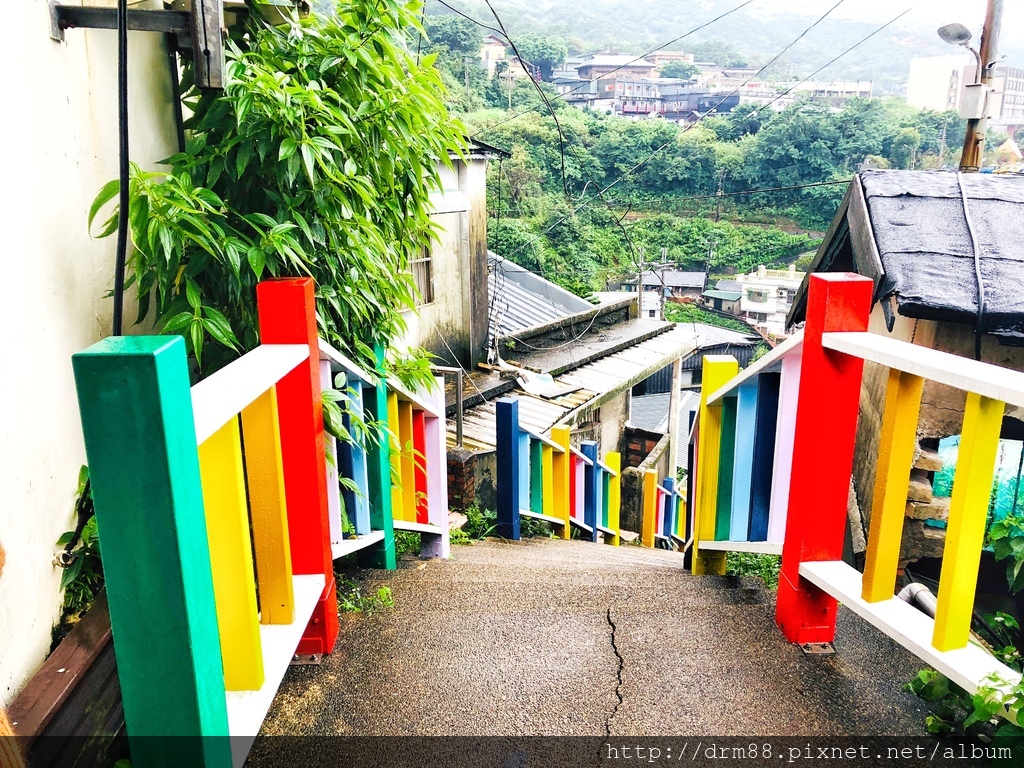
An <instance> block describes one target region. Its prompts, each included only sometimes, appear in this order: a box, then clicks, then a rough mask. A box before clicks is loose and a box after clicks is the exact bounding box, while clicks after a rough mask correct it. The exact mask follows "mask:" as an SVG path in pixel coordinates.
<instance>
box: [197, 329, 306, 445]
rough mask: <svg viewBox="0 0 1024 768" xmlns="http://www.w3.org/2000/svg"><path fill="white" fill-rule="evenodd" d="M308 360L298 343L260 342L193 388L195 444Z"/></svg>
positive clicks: (303, 349) (302, 347) (303, 348)
mask: <svg viewBox="0 0 1024 768" xmlns="http://www.w3.org/2000/svg"><path fill="white" fill-rule="evenodd" d="M308 359H309V348H308V347H305V346H302V345H301V344H263V345H261V346H259V347H256V349H254V350H253V351H252V352H248V353H247V354H245V355H243V356H242V357H240V358H238V360H235V361H234V362H233V363H231V364H230V365H227V366H225V367H224V368H221V369H220V370H219V371H217V372H216V373H215V374H213V375H212V376H209V377H207V378H205V379H203V380H202V381H200V382H199V383H198V384H196V385H195V386H194V387H192V413H193V419H194V420H195V427H196V444H199V443H202V442H203V441H204V440H206V439H207V438H208V437H210V435H212V434H213V433H214V432H216V431H217V430H218V429H220V428H221V427H223V426H224V425H225V424H227V423H228V422H229V421H230V420H231V419H233V418H235V416H237V415H238V414H239V413H241V412H242V410H243V409H244V408H245V407H246V406H247V405H249V404H250V403H251V402H253V401H254V400H255V399H256V398H257V397H259V396H260V395H262V394H263V393H264V392H266V391H267V390H268V389H270V388H271V387H272V386H274V385H275V384H277V382H278V381H280V380H281V379H283V378H284V377H285V376H286V375H287V374H288V373H290V372H291V371H293V370H295V368H296V367H297V366H299V365H301V364H302V363H303V362H304V361H306V360H308Z"/></svg>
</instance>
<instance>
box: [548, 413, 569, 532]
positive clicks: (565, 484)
mask: <svg viewBox="0 0 1024 768" xmlns="http://www.w3.org/2000/svg"><path fill="white" fill-rule="evenodd" d="M551 439H552V441H553V442H555V443H557V444H558V446H559V447H560V448H561V451H559V452H557V453H556V452H552V455H551V471H552V474H553V488H552V491H553V500H554V507H553V511H552V514H553V516H554V517H557V518H559V519H561V520H562V521H563V522H564V523H565V525H563V526H562V538H563V539H568V538H569V536H570V531H569V517H570V509H571V506H572V504H571V496H570V475H571V473H572V463H573V459H572V454H571V453H570V452H569V440H570V436H569V428H568V427H554V428H553V429H552V430H551Z"/></svg>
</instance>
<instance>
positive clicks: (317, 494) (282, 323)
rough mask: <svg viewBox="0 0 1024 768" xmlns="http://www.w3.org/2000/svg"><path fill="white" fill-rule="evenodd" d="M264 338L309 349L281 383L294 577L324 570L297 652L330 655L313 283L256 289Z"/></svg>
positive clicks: (331, 616)
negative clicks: (314, 607) (313, 611)
mask: <svg viewBox="0 0 1024 768" xmlns="http://www.w3.org/2000/svg"><path fill="white" fill-rule="evenodd" d="M256 304H257V308H258V312H259V325H260V327H259V330H260V338H261V339H262V340H263V342H264V343H265V344H300V343H301V344H304V345H305V346H306V349H307V350H308V352H307V362H306V363H305V364H303V365H301V366H299V367H297V368H296V369H295V370H293V371H292V372H291V373H289V374H288V375H287V376H285V377H284V378H283V379H281V381H280V382H278V385H277V408H278V416H279V423H280V433H281V454H282V457H283V462H284V482H285V501H286V504H287V507H288V536H289V542H290V544H291V550H292V572H293V573H295V574H299V575H307V574H316V573H319V574H321V575H322V576H323V577H324V585H325V586H324V592H323V594H322V595H321V598H320V604H319V605H318V607H317V611H316V616H315V620H314V621H313V622H312V623H311V624H310V626H309V627H308V630H307V633H306V636H305V638H304V639H303V642H302V643H301V645H300V646H299V653H302V654H311V653H330V652H331V650H332V649H333V648H334V643H335V641H336V640H337V637H338V606H337V597H336V595H335V589H334V562H333V560H332V558H331V532H330V521H329V519H328V511H327V465H326V463H325V460H324V457H325V453H324V416H323V407H322V402H321V389H320V361H319V351H318V348H319V338H318V336H317V324H316V299H315V296H314V286H313V279H312V278H308V277H305V278H293V279H285V280H269V281H264V282H262V283H259V284H258V285H257V286H256Z"/></svg>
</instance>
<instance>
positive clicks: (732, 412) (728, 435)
mask: <svg viewBox="0 0 1024 768" xmlns="http://www.w3.org/2000/svg"><path fill="white" fill-rule="evenodd" d="M721 408H722V432H721V441H722V447H721V451H720V453H719V458H718V504H717V505H716V507H715V539H716V540H717V541H724V540H727V539H728V538H729V526H730V524H731V523H732V479H733V474H734V468H735V465H736V398H735V397H727V398H725V399H724V400H723V401H722V405H721Z"/></svg>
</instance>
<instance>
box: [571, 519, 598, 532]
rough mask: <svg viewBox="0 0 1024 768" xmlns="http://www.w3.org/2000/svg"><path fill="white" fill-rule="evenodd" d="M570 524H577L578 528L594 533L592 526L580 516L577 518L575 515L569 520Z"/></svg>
mask: <svg viewBox="0 0 1024 768" xmlns="http://www.w3.org/2000/svg"><path fill="white" fill-rule="evenodd" d="M569 524H570V525H574V526H576V527H577V528H579V529H580V530H581V531H583V532H584V533H590V534H592V533H593V532H594V529H593V528H591V527H590V526H589V525H587V524H586V523H585V522H583V521H582V520H580V519H578V518H575V517H574V518H573V519H572V520H570V521H569Z"/></svg>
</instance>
